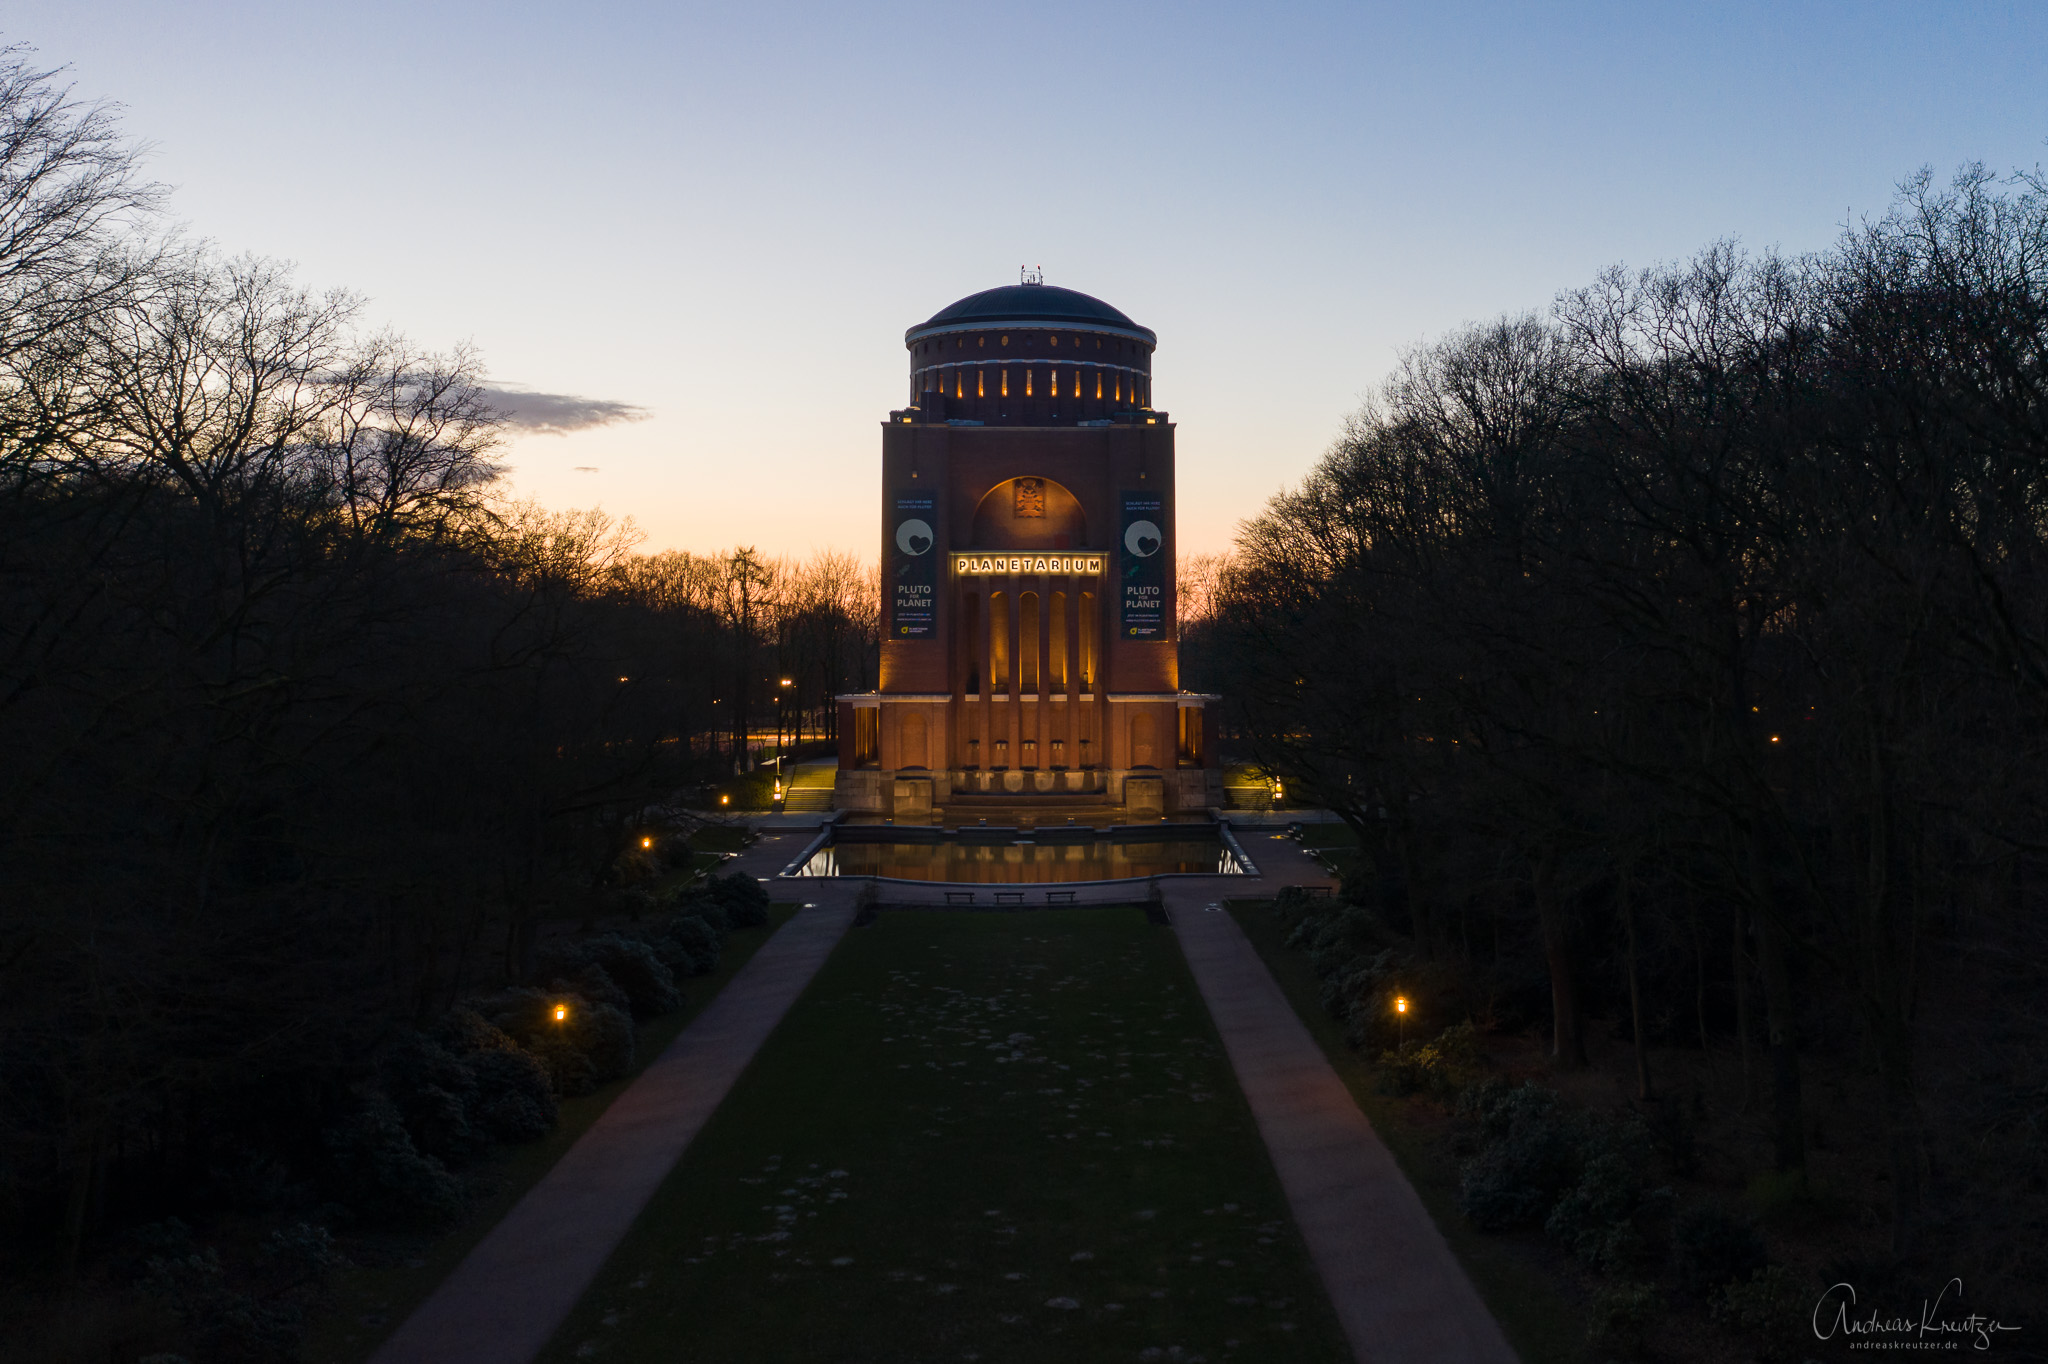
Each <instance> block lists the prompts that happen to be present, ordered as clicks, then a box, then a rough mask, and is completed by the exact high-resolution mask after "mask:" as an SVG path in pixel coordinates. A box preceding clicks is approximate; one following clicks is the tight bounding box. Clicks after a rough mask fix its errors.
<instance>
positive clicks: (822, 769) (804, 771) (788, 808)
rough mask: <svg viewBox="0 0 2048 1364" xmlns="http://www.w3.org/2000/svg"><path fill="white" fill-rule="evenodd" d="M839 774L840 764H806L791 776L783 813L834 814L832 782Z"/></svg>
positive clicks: (784, 799) (783, 802) (784, 793)
mask: <svg viewBox="0 0 2048 1364" xmlns="http://www.w3.org/2000/svg"><path fill="white" fill-rule="evenodd" d="M838 774H839V764H838V763H805V764H803V765H802V766H800V767H798V768H796V769H794V770H793V771H791V773H790V774H789V787H788V789H787V790H786V791H784V792H783V801H782V812H783V813H784V814H787V815H813V814H815V815H823V814H830V813H831V812H832V782H833V779H834V778H835V777H837V776H838Z"/></svg>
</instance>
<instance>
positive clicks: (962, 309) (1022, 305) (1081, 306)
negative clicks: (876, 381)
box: [903, 284, 1159, 346]
mask: <svg viewBox="0 0 2048 1364" xmlns="http://www.w3.org/2000/svg"><path fill="white" fill-rule="evenodd" d="M1047 324H1050V325H1052V326H1055V327H1080V328H1084V329H1086V330H1088V331H1096V332H1113V333H1116V334H1118V335H1121V336H1128V337H1133V338H1135V339H1137V340H1141V341H1143V342H1144V343H1145V344H1146V345H1148V346H1156V345H1158V344H1159V337H1158V336H1157V334H1155V333H1154V332H1153V330H1152V329H1151V328H1150V327H1141V326H1139V325H1138V324H1137V323H1135V322H1133V321H1131V319H1129V318H1128V317H1125V316H1124V315H1123V314H1122V313H1120V312H1118V311H1117V310H1116V309H1114V308H1112V307H1110V306H1109V305H1108V304H1107V303H1104V302H1103V301H1102V300H1101V299H1099V298H1090V297H1089V296H1088V295H1087V294H1083V293H1078V292H1076V291H1075V290H1073V289H1062V288H1060V287H1059V286H1058V285H1056V284H1005V285H1003V286H1002V287H1001V288H997V289H984V290H982V291H981V292H980V293H978V294H969V295H968V296H967V297H965V298H963V299H961V300H960V301H959V302H958V303H954V304H951V305H949V306H947V307H944V308H941V309H939V310H938V311H937V312H935V313H933V314H932V315H931V318H930V320H929V321H926V322H923V323H921V324H919V325H918V326H915V327H912V328H911V329H910V330H909V331H907V332H905V333H904V334H903V340H904V343H905V344H906V345H907V344H909V343H910V342H913V341H916V340H917V339H918V338H919V337H921V336H929V335H931V334H932V333H934V332H950V331H962V330H969V329H972V330H980V329H982V328H986V327H999V326H1010V325H1014V326H1019V327H1028V326H1033V325H1037V326H1045V325H1047Z"/></svg>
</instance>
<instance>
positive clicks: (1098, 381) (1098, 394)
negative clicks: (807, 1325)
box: [1095, 369, 1102, 403]
mask: <svg viewBox="0 0 2048 1364" xmlns="http://www.w3.org/2000/svg"><path fill="white" fill-rule="evenodd" d="M1095 401H1096V402H1098V403H1099V402H1101V401H1102V371H1101V370H1099V369H1098V370H1096V371H1095Z"/></svg>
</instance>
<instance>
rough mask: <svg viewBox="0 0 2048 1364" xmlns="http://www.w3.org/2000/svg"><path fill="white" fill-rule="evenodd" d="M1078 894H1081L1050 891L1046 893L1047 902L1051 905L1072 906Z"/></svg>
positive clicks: (1072, 891) (1074, 891) (1070, 891)
mask: <svg viewBox="0 0 2048 1364" xmlns="http://www.w3.org/2000/svg"><path fill="white" fill-rule="evenodd" d="M1078 894H1080V892H1079V891H1076V890H1049V891H1047V892H1046V893H1045V902H1046V903H1047V904H1049V905H1071V904H1073V903H1074V897H1075V896H1076V895H1078Z"/></svg>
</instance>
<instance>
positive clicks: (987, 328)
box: [891, 273, 1161, 426]
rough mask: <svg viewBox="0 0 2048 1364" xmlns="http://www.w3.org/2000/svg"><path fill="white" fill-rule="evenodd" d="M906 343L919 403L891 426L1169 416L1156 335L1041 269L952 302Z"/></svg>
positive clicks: (913, 396) (1094, 422)
mask: <svg viewBox="0 0 2048 1364" xmlns="http://www.w3.org/2000/svg"><path fill="white" fill-rule="evenodd" d="M903 344H904V346H905V348H906V349H907V350H908V351H909V352H910V402H911V406H910V407H909V408H908V409H906V410H904V411H901V412H897V413H893V414H891V416H892V419H893V420H897V421H916V422H948V423H952V424H954V425H975V426H1074V425H1081V426H1111V425H1115V424H1117V423H1119V422H1141V423H1142V422H1146V421H1148V420H1150V421H1152V422H1155V423H1156V422H1157V421H1158V419H1159V417H1160V415H1161V414H1159V413H1157V412H1154V411H1153V409H1152V352H1153V350H1154V348H1155V347H1156V346H1157V345H1158V336H1157V335H1156V334H1155V333H1154V332H1153V331H1152V329H1151V328H1150V327H1141V326H1139V325H1138V324H1137V323H1135V322H1133V321H1131V319H1130V318H1128V317H1126V316H1125V315H1124V314H1123V313H1122V312H1120V311H1119V310H1117V309H1116V308H1113V307H1111V306H1110V305H1109V304H1107V303H1104V302H1103V301H1102V300H1101V299H1099V298H1094V297H1091V296H1090V295H1088V294H1084V293H1081V292H1079V291H1078V290H1074V289H1062V288H1060V287H1059V286H1057V285H1052V284H1046V283H1044V282H1043V277H1042V276H1040V275H1037V274H1036V273H1026V275H1025V277H1024V280H1023V282H1022V283H1019V284H1006V285H1003V286H1001V287H1000V288H995V289H984V290H982V291H981V292H980V293H978V294H969V295H968V296H967V297H966V298H963V299H961V300H960V301H958V302H957V303H952V304H948V305H947V306H946V307H944V308H941V309H939V311H938V312H936V313H934V314H932V316H931V317H930V318H929V319H927V320H926V321H924V322H922V323H919V324H918V325H917V326H915V327H912V328H910V330H908V331H907V332H905V333H904V334H903Z"/></svg>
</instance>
